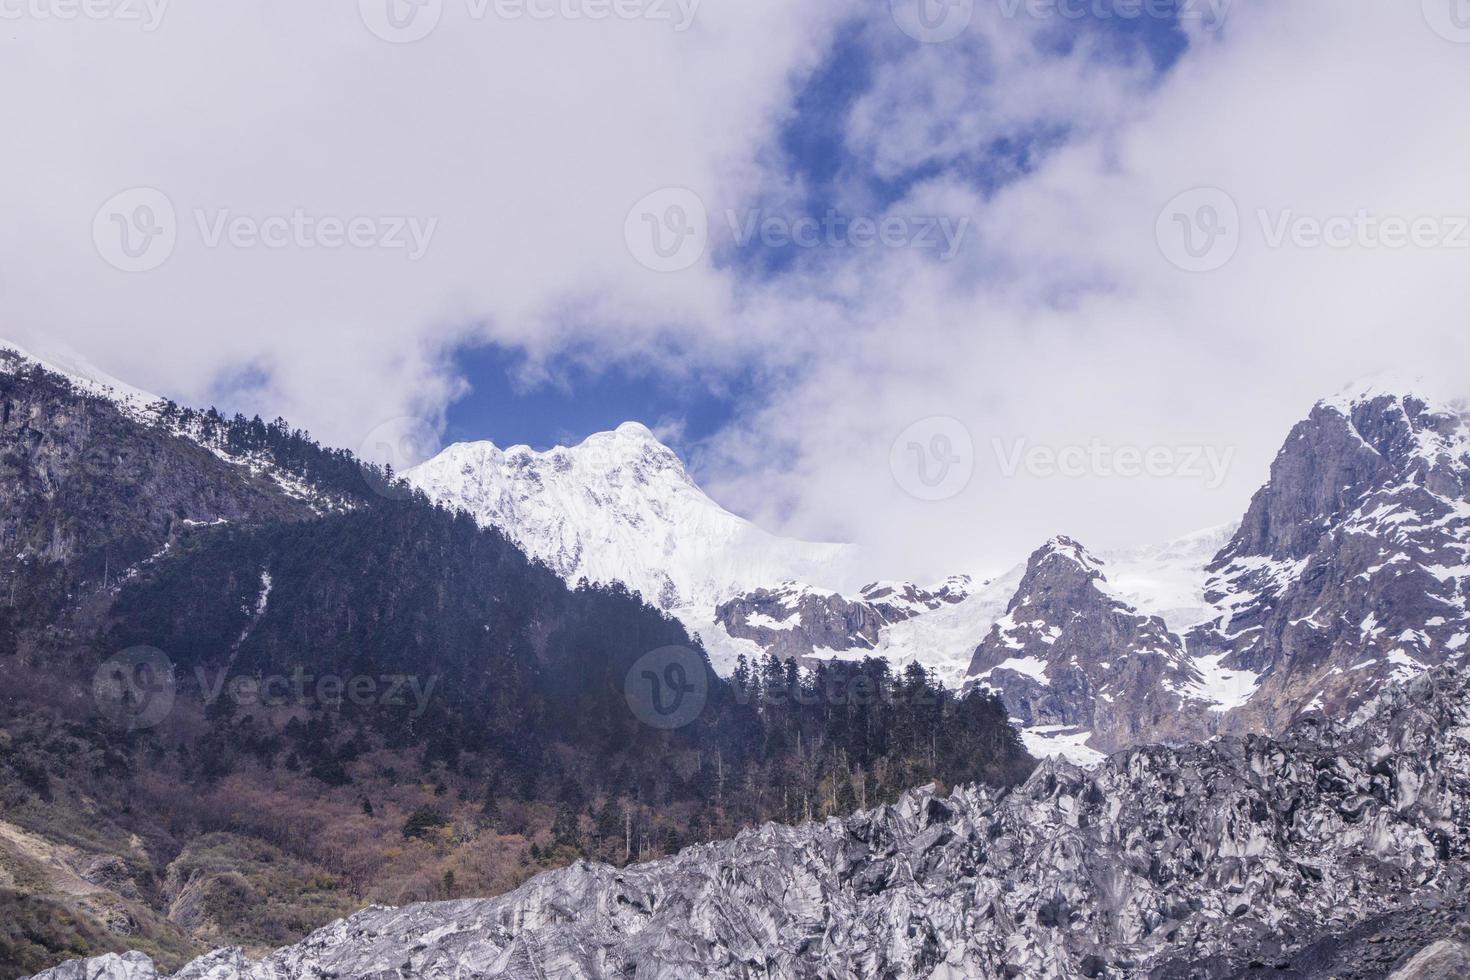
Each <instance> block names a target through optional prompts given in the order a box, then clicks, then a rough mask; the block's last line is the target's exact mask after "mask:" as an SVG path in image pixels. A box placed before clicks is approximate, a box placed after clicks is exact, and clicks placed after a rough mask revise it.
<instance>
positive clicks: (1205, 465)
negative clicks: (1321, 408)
mask: <svg viewBox="0 0 1470 980" xmlns="http://www.w3.org/2000/svg"><path fill="white" fill-rule="evenodd" d="M1463 13H1464V12H1463V10H1462V9H1461V7H1460V6H1459V0H1411V2H1404V3H1399V4H1366V3H1365V4H1343V3H1341V2H1332V0H1177V2H1173V0H892V2H887V0H863V2H858V0H830V2H824V3H816V4H792V3H789V2H780V0H702V2H696V0H618V2H617V3H616V4H614V3H610V2H606V3H605V2H599V0H424V2H422V3H419V4H410V3H409V2H408V0H331V2H327V3H320V4H300V3H296V2H293V0H258V2H255V3H252V4H249V5H222V4H210V5H206V4H187V5H186V4H182V3H177V2H173V3H170V2H167V0H148V2H145V0H98V2H97V3H95V4H91V5H88V6H86V7H85V8H81V7H78V6H77V5H75V4H71V3H68V2H67V0H0V82H3V83H4V87H5V90H6V91H7V92H10V93H20V94H19V95H18V96H13V97H9V98H7V99H6V100H4V102H3V104H0V126H3V127H4V130H5V132H6V133H7V138H8V147H7V149H8V151H9V152H7V153H5V154H3V155H0V178H3V179H0V202H3V207H4V209H5V214H6V216H7V219H8V220H7V221H6V222H5V227H4V230H3V231H0V319H3V324H0V336H4V337H7V338H9V339H11V340H14V341H16V342H18V343H21V344H23V345H24V344H30V345H32V346H47V345H60V346H65V347H68V348H70V349H72V350H75V351H77V352H79V353H80V354H81V355H83V356H85V357H86V358H87V359H88V360H90V361H92V362H94V363H96V364H98V365H99V366H101V367H103V368H104V369H106V370H107V371H108V372H110V373H111V374H114V375H116V376H118V377H121V378H125V379H127V380H128V381H130V382H132V383H134V384H137V385H138V386H140V387H143V388H146V389H148V390H152V391H159V392H164V393H167V394H169V395H171V396H173V397H176V398H178V399H180V400H181V401H186V402H190V403H195V404H206V403H212V404H219V405H221V406H223V407H227V408H231V409H237V410H241V411H245V412H249V413H256V412H258V413H260V414H262V415H265V416H268V417H274V416H277V415H281V416H284V417H286V418H288V419H290V420H291V421H292V422H293V423H295V424H298V425H301V426H304V427H306V428H309V429H310V430H311V431H312V432H313V433H314V434H315V435H316V436H317V437H318V438H320V439H321V440H322V441H324V442H326V443H329V444H332V445H340V446H345V447H347V448H352V449H357V450H360V451H362V452H364V453H366V454H368V455H374V456H388V457H393V456H408V455H414V454H421V453H422V452H426V451H431V450H432V449H433V448H435V447H436V446H437V445H441V444H444V443H446V442H450V441H457V440H465V439H491V440H494V441H495V442H496V443H498V444H501V445H508V444H514V443H528V444H531V445H533V446H537V447H545V446H548V445H551V444H555V443H569V442H575V441H577V440H579V439H581V438H583V437H585V436H586V435H587V434H589V433H591V432H594V431H599V430H602V429H607V428H611V427H613V426H615V425H617V424H618V423H619V422H621V421H624V420H625V419H630V418H631V419H636V420H639V421H643V422H645V423H647V424H648V425H649V426H650V427H651V428H653V429H654V430H655V431H656V432H657V433H658V434H659V435H660V437H661V438H663V439H664V440H665V441H666V442H668V443H669V444H670V445H671V446H673V447H674V448H675V449H677V450H678V451H679V452H680V453H681V455H683V456H684V457H685V458H686V460H688V462H689V465H690V468H691V470H692V472H693V473H694V475H695V477H696V478H697V479H698V481H699V482H700V484H701V485H702V486H703V487H704V488H705V489H706V490H707V491H708V492H709V493H710V494H711V495H712V496H713V497H715V499H717V500H718V501H720V502H721V503H722V504H724V505H725V506H726V507H728V508H730V509H731V510H734V511H736V512H738V513H741V514H743V515H745V516H747V517H750V518H751V519H753V520H756V521H757V522H759V523H761V524H762V525H764V526H766V527H768V528H770V529H772V530H774V531H778V532H780V533H785V534H790V535H793V536H797V537H804V538H809V539H820V540H845V541H859V542H862V543H864V544H866V545H868V546H869V548H870V549H871V553H872V554H873V555H875V556H876V557H875V561H881V562H882V563H883V565H884V567H883V569H882V572H883V573H884V576H885V577H898V576H900V575H905V576H906V575H914V576H923V575H935V576H937V575H942V574H947V573H948V572H949V571H954V570H968V569H974V570H983V569H986V568H994V567H997V566H999V565H1004V564H1007V563H1009V562H1010V561H1013V560H1015V559H1016V558H1017V557H1020V556H1024V555H1025V554H1026V553H1027V552H1029V551H1030V550H1031V549H1032V548H1034V547H1036V546H1037V545H1038V544H1040V543H1041V542H1042V541H1044V540H1045V539H1046V538H1048V537H1050V536H1051V535H1053V534H1057V533H1067V534H1070V535H1072V536H1074V537H1077V538H1079V539H1080V540H1082V541H1083V542H1084V543H1085V544H1088V545H1089V546H1091V547H1094V548H1097V549H1103V548H1112V547H1119V546H1125V545H1128V544H1134V543H1145V542H1150V541H1158V540H1165V539H1168V538H1171V537H1174V536H1177V535H1180V534H1183V533H1186V532H1189V531H1192V530H1195V529H1198V528H1202V527H1207V526H1211V525H1216V524H1220V523H1223V522H1226V521H1230V520H1233V519H1237V518H1238V517H1239V516H1240V514H1241V513H1242V512H1243V511H1244V509H1245V506H1246V504H1247V502H1248V500H1249V497H1250V494H1251V493H1252V492H1253V491H1254V490H1255V488H1256V487H1258V486H1259V485H1260V484H1261V483H1262V482H1263V481H1264V479H1265V478H1266V475H1267V471H1268V468H1269V465H1270V461H1271V459H1272V458H1273V456H1274V455H1275V453H1276V451H1277V449H1278V448H1279V447H1280V445H1281V443H1282V441H1283V439H1284V438H1285V436H1286V433H1287V432H1288V430H1289V429H1290V427H1291V425H1292V424H1293V422H1294V421H1295V420H1297V419H1299V418H1301V417H1302V416H1303V415H1305V413H1306V412H1307V411H1308V410H1309V409H1310V407H1311V405H1312V403H1313V402H1314V401H1315V400H1316V399H1317V398H1319V397H1322V396H1324V395H1328V394H1331V393H1333V392H1336V391H1338V390H1339V389H1341V388H1342V387H1343V386H1344V385H1345V384H1348V383H1350V382H1352V380H1353V379H1357V378H1361V377H1364V376H1367V375H1372V374H1375V373H1378V372H1382V371H1385V370H1392V371H1396V372H1399V373H1400V374H1404V375H1411V376H1414V375H1424V376H1425V377H1426V379H1427V380H1426V383H1427V384H1431V385H1433V386H1434V387H1435V388H1436V389H1437V390H1442V391H1445V392H1449V393H1453V394H1457V393H1463V392H1467V391H1470V378H1467V376H1466V375H1467V373H1470V368H1467V365H1470V357H1467V356H1466V355H1467V354H1470V349H1467V348H1470V341H1467V330H1466V329H1465V325H1464V318H1465V317H1464V312H1463V311H1464V310H1465V309H1467V305H1470V304H1467V299H1470V296H1467V293H1470V276H1467V275H1465V268H1466V263H1467V261H1470V232H1467V231H1466V230H1465V218H1464V216H1467V215H1470V184H1467V183H1466V182H1465V180H1464V177H1463V175H1464V173H1465V171H1466V168H1467V164H1470V118H1467V117H1470V104H1467V103H1466V101H1465V100H1464V99H1463V98H1460V93H1463V92H1465V91H1467V90H1470V86H1467V83H1470V18H1466V17H1464V16H1463ZM398 432H414V433H424V432H426V433H428V435H427V437H424V438H417V437H416V438H413V439H409V440H402V439H395V438H385V437H384V433H390V434H391V433H398ZM386 461H389V462H393V463H394V464H395V465H397V466H402V465H404V464H406V463H412V462H414V461H415V460H413V459H411V458H390V459H387V460H386Z"/></svg>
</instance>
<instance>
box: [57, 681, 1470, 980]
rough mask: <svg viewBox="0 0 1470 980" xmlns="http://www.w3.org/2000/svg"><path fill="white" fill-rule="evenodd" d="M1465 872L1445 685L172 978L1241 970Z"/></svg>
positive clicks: (1457, 744)
mask: <svg viewBox="0 0 1470 980" xmlns="http://www.w3.org/2000/svg"><path fill="white" fill-rule="evenodd" d="M1467 853H1470V680H1467V679H1466V678H1464V677H1462V676H1460V675H1459V674H1458V673H1457V672H1453V671H1436V672H1431V673H1427V674H1423V675H1421V676H1419V677H1418V678H1416V679H1414V680H1413V681H1410V682H1408V683H1406V684H1402V685H1399V686H1395V687H1391V688H1390V689H1388V690H1387V691H1385V692H1383V694H1382V695H1381V696H1380V697H1379V698H1378V699H1376V700H1375V701H1373V702H1372V703H1370V704H1368V705H1366V706H1365V707H1364V708H1363V709H1362V710H1361V711H1360V712H1359V715H1358V717H1357V718H1355V719H1354V722H1353V723H1352V724H1344V723H1336V722H1324V721H1320V720H1318V719H1315V718H1309V719H1306V720H1304V721H1302V722H1301V723H1299V724H1298V725H1296V726H1294V727H1293V728H1292V729H1291V731H1289V732H1288V733H1287V734H1286V735H1285V736H1284V737H1282V738H1280V739H1271V738H1265V737H1259V736H1246V737H1225V738H1221V739H1217V740H1215V741H1213V742H1210V743H1206V744H1201V745H1191V746H1187V747H1183V748H1166V747H1149V748H1140V749H1134V750H1130V751H1127V752H1122V753H1119V754H1117V755H1114V756H1113V757H1111V758H1110V759H1108V760H1107V761H1106V762H1104V763H1103V764H1102V765H1100V766H1098V767H1097V768H1096V769H1094V770H1092V771H1091V772H1087V771H1083V770H1080V769H1078V768H1076V767H1074V766H1072V765H1070V764H1068V763H1066V762H1064V761H1060V760H1051V761H1049V762H1047V763H1045V764H1044V765H1043V766H1042V767H1041V768H1039V769H1038V770H1037V772H1036V773H1035V774H1034V775H1033V776H1032V777H1031V779H1030V780H1028V781H1027V782H1026V783H1025V784H1023V785H1022V786H1020V787H1018V788H1017V789H1015V790H1013V791H1011V792H1009V793H999V794H996V793H991V792H988V791H985V790H983V789H977V788H961V789H958V790H956V791H955V792H954V793H952V794H951V795H949V796H947V797H941V796H939V795H936V794H935V793H934V791H933V790H932V788H931V789H925V790H920V791H917V792H914V793H911V794H908V795H907V796H905V797H904V798H903V799H902V800H901V801H900V802H899V803H898V804H897V805H894V806H885V807H880V808H879V809H876V810H872V811H867V812H863V813H860V814H857V815H855V816H853V817H851V818H848V819H847V820H835V819H834V820H829V821H827V822H826V823H823V824H808V825H804V826H800V827H779V826H775V825H767V826H764V827H762V828H759V829H756V830H751V831H748V832H746V833H744V834H742V835H740V836H739V837H738V838H736V839H735V840H732V841H728V842H722V843H716V844H707V845H700V846H697V847H692V848H689V849H687V850H685V851H683V852H681V853H680V854H678V855H677V856H675V857H673V858H670V859H667V860H663V861H659V862H654V863H650V864H646V865H638V866H631V867H628V868H624V869H621V870H619V869H616V868H612V867H607V866H600V865H590V864H578V865H575V866H573V867H570V868H567V869H564V870H562V871H556V872H551V873H548V874H545V875H541V876H539V877H537V878H535V879H533V880H532V881H530V882H529V883H527V884H526V885H524V886H523V887H521V888H520V889H518V890H517V891H515V892H513V893H511V894H509V895H505V896H503V897H501V898H498V899H492V900H487V901H460V902H448V903H439V904H428V905H417V906H410V907H406V908H401V909H388V908H371V909H368V910H365V911H363V912H361V913H359V914H357V915H355V916H352V917H351V918H348V919H344V920H342V921H340V922H337V923H334V924H333V925H331V926H328V927H326V928H325V929H322V930H320V931H318V932H317V933H315V934H313V935H312V936H310V937H309V938H307V939H306V940H305V941H304V942H302V943H300V944H298V945H295V946H292V947H288V948H286V949H282V950H280V951H278V952H276V953H274V954H271V955H270V956H268V957H266V958H264V959H262V960H260V961H256V962H252V961H250V960H248V959H247V958H246V957H245V956H244V955H243V954H242V953H241V952H240V951H238V950H232V949H229V950H221V951H217V952H215V953H213V954H210V955H209V956H207V957H204V958H203V959H201V960H199V961H197V962H195V963H193V964H191V965H189V966H188V967H186V968H185V969H184V970H182V971H181V972H179V973H178V974H176V975H175V977H176V980H183V978H189V980H195V978H198V980H203V978H206V977H208V978H211V980H246V978H249V980H266V978H271V980H297V978H318V977H330V976H337V977H373V978H379V980H388V978H409V977H414V978H441V977H442V978H449V977H456V978H468V977H518V978H519V977H549V976H559V977H567V978H603V977H608V978H610V977H621V976H630V975H637V976H639V977H658V978H684V977H690V976H700V977H751V976H761V977H770V978H778V977H779V978H796V977H844V978H847V977H851V978H858V977H873V976H887V977H894V978H910V977H913V978H919V977H922V978H945V980H960V978H968V977H1023V978H1026V980H1075V978H1077V977H1108V978H1122V980H1141V978H1146V977H1179V978H1184V977H1232V976H1243V975H1248V974H1247V973H1246V971H1248V970H1250V969H1252V968H1253V964H1254V965H1256V966H1259V965H1261V964H1274V963H1281V964H1284V965H1290V964H1291V962H1292V960H1291V957H1292V956H1293V955H1294V954H1295V953H1296V952H1297V951H1298V950H1302V949H1305V948H1307V947H1309V946H1310V945H1311V944H1312V943H1313V941H1314V940H1316V939H1318V937H1322V936H1332V935H1335V934H1337V933H1340V932H1342V931H1344V930H1351V929H1353V928H1355V927H1358V926H1360V925H1362V924H1363V923H1364V922H1366V921H1368V920H1370V919H1371V918H1372V917H1374V916H1392V915H1394V914H1396V913H1398V912H1400V911H1402V910H1411V911H1412V910H1417V909H1428V908H1432V907H1438V906H1444V905H1446V904H1448V903H1452V902H1455V901H1459V900H1460V899H1461V898H1462V897H1463V890H1464V888H1465V882H1466V876H1465V873H1464V865H1463V862H1464V860H1465V858H1466V856H1467ZM1427 944H1428V940H1426V942H1425V943H1423V944H1421V945H1420V946H1418V947H1416V948H1415V949H1414V950H1412V951H1410V952H1409V953H1407V954H1406V956H1405V957H1404V959H1405V963H1404V964H1396V966H1397V965H1402V966H1404V968H1405V969H1409V968H1411V966H1410V964H1409V963H1408V962H1407V961H1408V958H1409V956H1412V955H1413V954H1414V953H1417V952H1418V951H1419V950H1420V949H1422V948H1423V946H1424V945H1427ZM1442 952H1443V951H1441V952H1436V953H1435V954H1434V955H1435V956H1440V955H1441V954H1442ZM1426 955H1427V951H1426ZM1421 966H1422V963H1421ZM1412 968H1413V969H1420V967H1417V966H1416V967H1412ZM108 970H111V971H113V972H111V973H108V972H105V971H108ZM124 970H131V971H133V972H122V971H124ZM99 975H100V976H107V977H112V976H117V977H128V978H130V980H132V978H134V977H136V978H137V980H152V976H153V975H152V973H151V972H149V971H148V970H147V969H146V967H145V966H144V965H143V964H141V963H140V962H139V961H138V960H137V959H136V958H132V959H125V960H121V961H120V960H118V959H117V958H106V959H105V960H100V961H92V962H91V963H88V964H85V965H82V966H78V965H76V964H68V965H66V966H63V967H60V968H59V969H57V970H53V971H49V972H48V973H44V974H41V975H40V977H42V978H45V980H62V978H71V977H78V978H80V977H83V976H85V977H89V978H90V977H95V976H99ZM1284 975H1290V974H1284ZM1296 975H1298V976H1313V974H1310V973H1302V972H1298V973H1297V974H1296ZM1327 975H1328V974H1316V976H1321V977H1323V978H1325V977H1326V976H1327ZM1408 975H1409V976H1414V974H1413V973H1410V974H1408ZM1429 975H1430V976H1432V975H1433V974H1429Z"/></svg>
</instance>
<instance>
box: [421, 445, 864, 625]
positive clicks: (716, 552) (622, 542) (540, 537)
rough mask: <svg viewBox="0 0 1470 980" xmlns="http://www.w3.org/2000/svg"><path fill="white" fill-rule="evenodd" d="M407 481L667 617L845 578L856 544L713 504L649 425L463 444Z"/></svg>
mask: <svg viewBox="0 0 1470 980" xmlns="http://www.w3.org/2000/svg"><path fill="white" fill-rule="evenodd" d="M402 475H403V477H404V478H405V479H406V480H408V481H409V482H410V483H411V484H413V485H414V486H416V487H419V488H420V489H422V490H423V491H424V492H425V493H426V494H428V495H429V497H430V498H431V499H433V500H436V501H438V502H441V503H444V504H447V505H452V506H454V507H457V508H461V509H464V510H466V511H468V512H469V513H470V514H472V515H473V516H474V517H475V518H476V520H478V521H479V522H480V523H481V524H485V525H493V526H495V527H498V528H500V529H501V530H503V531H504V532H505V533H506V534H507V535H508V536H509V537H510V538H511V539H512V540H513V541H515V542H516V543H517V544H518V545H520V546H521V548H522V549H524V550H525V551H526V552H527V553H529V554H531V555H533V556H535V557H537V558H540V559H541V560H542V561H545V562H546V563H547V564H548V565H549V566H550V567H551V568H552V569H554V570H555V571H556V572H557V573H558V574H560V575H561V576H562V577H563V578H565V579H566V580H567V581H569V582H572V583H575V582H577V581H578V580H579V579H583V578H585V579H587V580H588V581H590V582H599V583H610V582H621V583H623V584H624V585H626V586H627V587H628V588H630V589H632V590H634V591H636V592H638V593H640V594H641V595H642V596H643V597H644V599H646V600H647V601H649V602H650V603H652V604H654V605H656V606H658V607H660V608H662V609H667V610H678V609H683V608H686V607H695V608H699V609H713V608H714V606H715V605H716V604H717V603H719V602H721V601H723V600H724V599H727V598H729V597H730V596H733V595H735V594H737V593H739V592H741V591H742V590H745V589H750V588H755V587H759V586H763V585H769V584H772V583H776V582H782V581H785V580H788V579H794V580H798V581H803V582H823V581H827V580H829V579H831V578H833V577H834V573H835V572H836V571H837V570H838V568H839V566H840V565H842V563H844V562H845V561H846V560H847V559H848V557H849V554H850V552H851V548H850V547H849V546H847V545H841V544H811V543H808V542H804V541H795V540H792V539H790V538H781V537H777V536H776V535H774V534H770V533H768V532H766V531H764V530H762V529H761V528H759V527H757V526H756V525H754V524H752V523H751V522H750V521H747V520H745V519H744V518H742V517H738V516H736V515H735V514H732V513H730V512H729V511H727V510H725V509H724V508H723V507H721V506H720V505H719V504H717V503H715V502H714V501H713V500H711V499H710V498H709V497H708V496H707V495H706V494H705V493H704V491H702V490H701V489H700V488H699V487H698V486H697V485H696V484H695V483H694V481H693V480H692V479H691V478H690V476H689V474H688V472H687V471H686V470H685V469H684V464H683V463H682V462H681V461H680V459H679V457H678V456H677V455H675V454H674V452H673V451H672V450H670V449H669V448H668V447H667V446H665V445H664V444H663V443H661V442H659V441H658V439H657V438H655V437H654V435H653V433H652V432H650V431H649V430H648V428H647V427H646V426H643V425H641V424H639V423H637V422H626V423H624V424H622V425H620V426H618V428H617V429H615V430H614V431H612V432H600V433H597V434H596V435H592V436H588V437H587V439H586V440H585V441H583V442H582V443H581V444H579V445H577V446H571V447H565V446H558V447H556V448H554V449H550V450H547V451H546V452H535V451H533V450H531V449H530V448H528V447H526V446H512V447H511V448H509V449H500V448H499V447H497V446H495V445H494V444H492V443H489V442H471V443H457V444H455V445H452V446H450V447H448V448H447V449H445V450H444V451H443V452H441V453H440V454H439V455H437V456H435V457H433V458H432V459H429V460H427V461H425V462H423V463H421V464H419V465H418V466H415V467H413V468H412V469H410V470H407V471H405V472H404V473H403V474H402Z"/></svg>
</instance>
